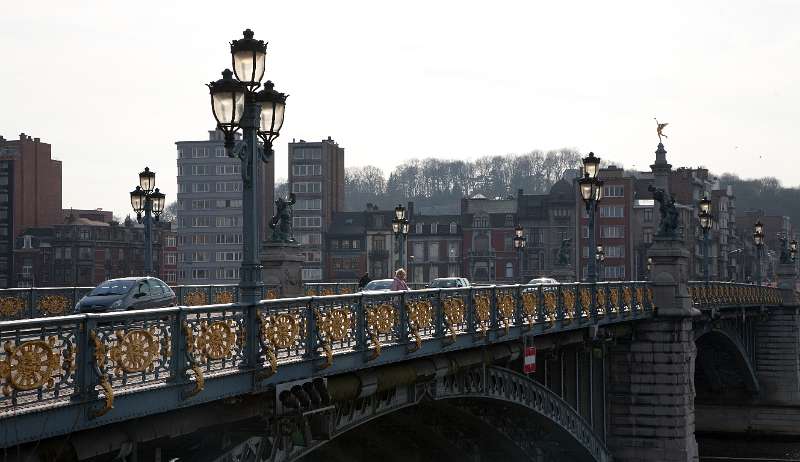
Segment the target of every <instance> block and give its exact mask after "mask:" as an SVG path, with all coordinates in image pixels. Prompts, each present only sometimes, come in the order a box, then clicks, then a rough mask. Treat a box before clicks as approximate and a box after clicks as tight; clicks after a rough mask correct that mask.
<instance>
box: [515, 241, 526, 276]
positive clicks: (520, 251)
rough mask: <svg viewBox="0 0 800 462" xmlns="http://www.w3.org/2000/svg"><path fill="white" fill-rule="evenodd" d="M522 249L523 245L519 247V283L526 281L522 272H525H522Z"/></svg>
mask: <svg viewBox="0 0 800 462" xmlns="http://www.w3.org/2000/svg"><path fill="white" fill-rule="evenodd" d="M522 249H523V248H522V247H520V248H519V249H517V267H518V268H519V283H520V284H524V283H525V276H524V275H523V274H522V273H523V272H522V252H523V250H522Z"/></svg>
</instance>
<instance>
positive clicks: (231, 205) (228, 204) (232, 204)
mask: <svg viewBox="0 0 800 462" xmlns="http://www.w3.org/2000/svg"><path fill="white" fill-rule="evenodd" d="M217 208H218V209H240V208H242V200H241V199H218V200H217Z"/></svg>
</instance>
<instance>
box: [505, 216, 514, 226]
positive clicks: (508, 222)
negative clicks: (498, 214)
mask: <svg viewBox="0 0 800 462" xmlns="http://www.w3.org/2000/svg"><path fill="white" fill-rule="evenodd" d="M505 224H506V226H514V215H510V214H509V215H506V222H505Z"/></svg>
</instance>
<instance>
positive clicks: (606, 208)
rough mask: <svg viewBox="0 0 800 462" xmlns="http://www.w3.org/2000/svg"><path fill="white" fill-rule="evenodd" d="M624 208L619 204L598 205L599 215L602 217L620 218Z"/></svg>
mask: <svg viewBox="0 0 800 462" xmlns="http://www.w3.org/2000/svg"><path fill="white" fill-rule="evenodd" d="M624 214H625V208H624V207H623V206H621V205H602V206H600V216H601V217H604V218H622V217H623V216H624Z"/></svg>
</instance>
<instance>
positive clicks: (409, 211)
mask: <svg viewBox="0 0 800 462" xmlns="http://www.w3.org/2000/svg"><path fill="white" fill-rule="evenodd" d="M406 210H407V212H406V217H407V218H408V219H409V220H410V219H412V218H414V201H408V207H406Z"/></svg>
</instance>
